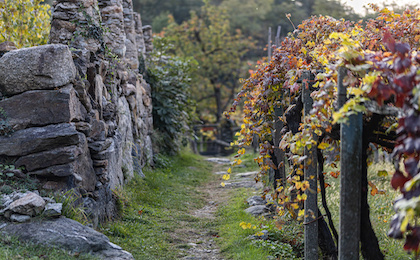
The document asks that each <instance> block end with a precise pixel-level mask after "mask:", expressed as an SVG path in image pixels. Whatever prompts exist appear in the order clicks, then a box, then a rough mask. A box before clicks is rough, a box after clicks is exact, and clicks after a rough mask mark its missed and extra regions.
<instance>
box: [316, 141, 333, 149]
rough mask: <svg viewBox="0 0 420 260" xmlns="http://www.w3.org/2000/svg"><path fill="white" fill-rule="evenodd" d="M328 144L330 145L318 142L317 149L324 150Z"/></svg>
mask: <svg viewBox="0 0 420 260" xmlns="http://www.w3.org/2000/svg"><path fill="white" fill-rule="evenodd" d="M328 146H330V144H329V143H324V142H322V143H320V144H319V145H318V149H321V150H325V149H327V148H328Z"/></svg>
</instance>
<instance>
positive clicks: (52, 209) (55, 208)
mask: <svg viewBox="0 0 420 260" xmlns="http://www.w3.org/2000/svg"><path fill="white" fill-rule="evenodd" d="M62 209H63V203H47V205H45V209H44V213H43V215H44V216H45V217H58V216H60V215H61V210H62Z"/></svg>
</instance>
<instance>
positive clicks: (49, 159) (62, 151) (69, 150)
mask: <svg viewBox="0 0 420 260" xmlns="http://www.w3.org/2000/svg"><path fill="white" fill-rule="evenodd" d="M82 152H83V151H82V150H81V148H80V147H78V146H75V145H72V146H66V147H60V148H56V149H53V150H48V151H43V152H39V153H35V154H29V155H26V156H22V157H20V158H19V159H18V160H17V161H16V162H15V165H16V166H17V167H21V166H25V168H26V170H27V171H29V172H33V171H35V170H39V169H43V168H48V167H51V166H54V165H60V164H68V163H70V162H73V161H74V160H75V159H76V158H77V157H78V156H79V155H80V154H82ZM56 176H60V175H56Z"/></svg>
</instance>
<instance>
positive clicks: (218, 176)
mask: <svg viewBox="0 0 420 260" xmlns="http://www.w3.org/2000/svg"><path fill="white" fill-rule="evenodd" d="M207 160H208V161H210V162H212V163H213V164H214V167H213V177H212V178H211V180H210V181H209V182H208V183H206V184H205V185H203V186H201V187H200V188H199V189H198V192H200V193H201V194H202V196H203V198H204V199H205V202H206V203H205V205H204V207H202V208H200V209H195V210H192V211H191V212H190V216H191V219H188V220H187V219H186V220H185V221H183V222H182V223H181V225H180V227H179V229H177V230H175V231H174V233H173V235H174V240H178V241H174V242H176V243H177V244H178V245H179V247H180V248H181V250H185V254H186V256H185V257H183V258H182V259H188V260H198V259H208V260H210V259H211V260H214V259H217V260H222V259H224V258H223V256H222V254H221V252H220V249H219V248H218V246H217V244H216V241H215V239H216V238H217V237H218V234H217V231H216V230H215V229H214V221H216V213H217V209H218V207H220V206H223V205H225V204H226V203H228V201H229V193H230V190H231V189H235V188H240V187H247V188H251V187H254V188H256V189H259V188H261V186H260V185H261V184H255V181H254V179H253V176H254V174H255V172H249V173H238V174H232V176H231V179H230V180H229V182H225V184H226V185H225V187H222V186H221V185H220V184H221V182H222V176H223V174H226V171H227V169H228V168H229V167H230V162H229V160H228V159H225V158H207ZM244 199H246V198H244ZM197 220H198V223H197Z"/></svg>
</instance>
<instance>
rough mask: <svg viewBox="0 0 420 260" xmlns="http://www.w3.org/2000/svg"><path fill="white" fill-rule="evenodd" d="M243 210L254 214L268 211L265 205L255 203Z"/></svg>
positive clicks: (257, 214)
mask: <svg viewBox="0 0 420 260" xmlns="http://www.w3.org/2000/svg"><path fill="white" fill-rule="evenodd" d="M245 212H247V213H249V214H252V215H254V216H259V215H263V214H265V213H268V212H269V209H268V208H267V207H266V206H265V205H255V206H252V207H249V208H247V209H245Z"/></svg>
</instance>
